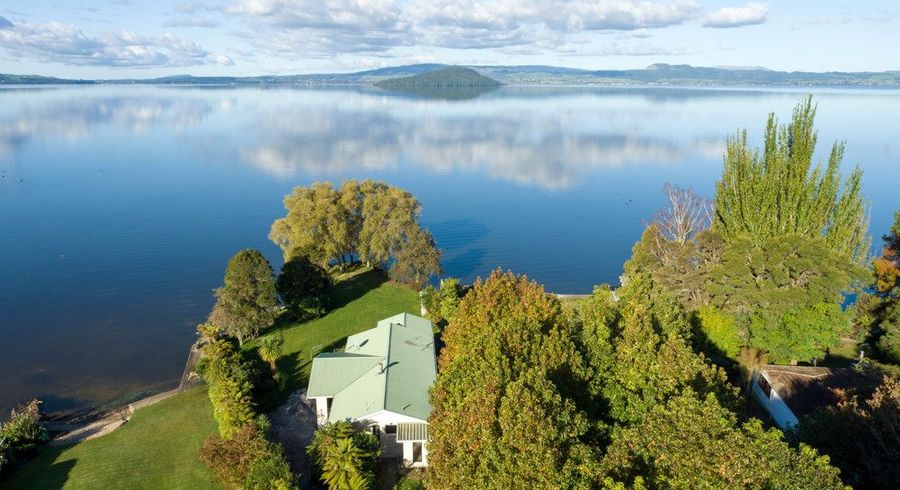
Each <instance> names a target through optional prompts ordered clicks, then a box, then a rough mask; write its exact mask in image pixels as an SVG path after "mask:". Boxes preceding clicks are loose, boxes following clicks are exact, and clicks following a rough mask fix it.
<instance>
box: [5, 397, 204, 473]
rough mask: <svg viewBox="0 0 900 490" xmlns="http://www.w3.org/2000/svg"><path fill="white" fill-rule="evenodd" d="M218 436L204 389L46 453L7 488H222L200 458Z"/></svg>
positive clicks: (21, 471) (160, 404) (38, 457)
mask: <svg viewBox="0 0 900 490" xmlns="http://www.w3.org/2000/svg"><path fill="white" fill-rule="evenodd" d="M215 431H216V422H215V420H213V417H212V406H211V405H210V403H209V398H208V397H207V395H206V389H205V388H197V389H193V390H190V391H188V392H185V393H183V394H181V395H178V396H174V397H172V398H169V399H168V400H163V401H161V402H159V403H157V404H156V405H152V406H149V407H146V408H142V409H140V410H138V411H136V412H135V413H134V416H133V417H132V418H131V420H129V421H128V423H126V424H125V425H123V426H122V427H121V428H119V429H118V430H116V431H115V432H112V433H110V434H107V435H105V436H102V437H98V438H97V439H93V440H90V441H85V442H82V443H80V444H76V445H74V446H70V447H65V448H58V447H45V448H43V450H41V452H40V453H39V454H38V455H37V457H36V458H35V459H34V460H33V461H31V462H29V463H28V464H27V465H26V466H25V467H23V468H20V469H19V470H18V471H16V472H15V473H14V474H13V475H12V478H11V479H10V480H9V481H8V482H3V483H0V486H2V487H3V488H10V489H15V488H34V489H52V488H72V489H79V488H85V489H96V488H155V489H156V488H218V487H217V486H216V485H214V484H213V483H212V481H211V478H212V475H211V474H210V473H209V472H208V471H207V470H206V467H205V466H204V465H203V464H202V463H201V462H200V460H199V459H198V457H197V453H198V451H199V450H200V446H201V445H203V441H204V439H206V437H207V436H208V435H210V434H212V433H214V432H215Z"/></svg>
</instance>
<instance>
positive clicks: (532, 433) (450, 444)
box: [428, 270, 595, 488]
mask: <svg viewBox="0 0 900 490" xmlns="http://www.w3.org/2000/svg"><path fill="white" fill-rule="evenodd" d="M577 335H578V333H577V330H576V329H575V328H574V326H573V325H572V324H571V323H570V322H567V321H565V318H564V317H563V315H562V314H561V307H560V303H559V300H557V299H556V298H555V297H553V296H551V295H548V294H547V293H546V292H545V291H544V289H543V288H542V287H541V286H540V285H538V284H536V283H534V282H531V281H529V280H528V279H527V278H525V277H524V276H515V275H513V274H512V273H503V272H500V271H499V270H498V271H494V272H493V273H492V274H491V275H490V277H489V278H488V279H487V280H486V281H481V280H479V281H476V283H475V285H474V286H473V288H472V289H471V290H470V291H469V292H468V294H467V295H466V296H465V297H464V298H463V300H462V301H461V303H460V305H459V309H458V310H457V312H456V315H455V317H454V318H453V319H452V320H451V321H450V323H449V324H448V326H447V328H446V329H445V334H444V340H445V342H446V347H445V348H444V349H443V350H442V352H441V356H440V359H439V363H440V370H439V374H438V378H437V381H436V383H435V385H434V387H433V388H432V393H431V402H432V413H431V416H430V418H429V432H430V433H431V435H432V440H431V442H430V443H429V446H428V451H429V454H428V459H429V474H428V479H429V487H431V488H525V487H527V488H560V487H571V486H577V482H579V481H583V480H584V479H586V478H588V476H587V475H589V474H590V468H592V467H593V463H592V462H593V461H594V458H595V456H594V451H593V450H592V449H591V448H590V446H588V445H587V444H586V443H585V442H584V441H583V438H585V437H586V436H587V435H588V432H589V429H590V422H589V421H588V419H587V417H586V416H585V414H584V412H583V411H582V410H580V409H579V407H578V406H577V405H576V402H575V400H574V399H573V398H571V397H570V394H571V392H572V391H575V390H579V389H582V388H581V387H582V386H583V385H584V384H585V381H586V374H587V371H586V366H584V364H583V362H582V359H581V356H580V355H579V353H578V351H577V347H576V345H575V342H574V340H575V338H576V337H577Z"/></svg>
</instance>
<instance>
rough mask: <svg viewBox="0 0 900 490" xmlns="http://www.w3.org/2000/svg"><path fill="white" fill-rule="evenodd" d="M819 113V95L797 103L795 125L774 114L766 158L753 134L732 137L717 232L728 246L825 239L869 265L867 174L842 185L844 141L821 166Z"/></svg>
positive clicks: (839, 251) (856, 174) (768, 130)
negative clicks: (753, 143) (816, 155)
mask: <svg viewBox="0 0 900 490" xmlns="http://www.w3.org/2000/svg"><path fill="white" fill-rule="evenodd" d="M815 116H816V106H815V105H814V104H813V102H812V96H809V97H807V98H806V99H805V100H803V101H801V102H800V103H799V104H797V106H796V107H795V108H794V113H793V117H792V118H791V122H790V123H789V124H787V125H783V124H782V125H779V124H778V120H777V119H776V118H775V115H774V114H770V115H769V121H768V124H767V125H766V135H765V147H764V148H763V150H762V154H760V151H759V149H752V148H750V146H749V145H748V143H747V131H746V130H743V131H739V132H738V133H737V134H736V135H735V136H734V137H732V138H730V139H729V141H728V146H727V149H726V152H725V161H724V170H723V172H722V180H721V181H720V182H718V183H717V184H716V202H715V206H716V210H715V218H714V220H713V227H714V228H715V229H716V230H717V231H718V232H719V233H720V234H721V235H722V236H723V237H724V238H725V240H726V241H728V242H734V241H738V240H750V241H752V242H753V243H755V244H757V245H761V244H762V243H763V242H765V241H766V240H770V239H772V238H777V237H781V236H785V235H792V234H797V235H803V236H807V237H810V238H815V237H823V238H824V239H825V242H826V243H827V244H828V246H830V247H831V249H832V250H833V251H834V252H835V253H836V254H838V255H839V256H841V257H842V258H847V259H851V260H853V261H854V262H856V263H862V262H863V261H864V260H866V258H867V254H868V251H869V241H868V233H867V230H868V213H867V206H866V203H865V201H864V200H863V198H862V196H861V195H860V179H861V177H862V171H861V170H860V169H859V167H857V168H856V169H854V170H853V172H852V173H851V174H850V176H849V177H847V179H846V180H845V181H844V182H843V186H842V185H841V174H840V166H841V160H843V157H844V143H843V142H836V143H834V145H833V146H832V148H831V154H830V155H829V158H828V163H827V164H826V165H823V164H822V162H818V163H816V164H815V165H813V152H814V151H815V148H816V140H817V137H818V132H817V131H816V130H815V129H814V127H813V122H814V120H815Z"/></svg>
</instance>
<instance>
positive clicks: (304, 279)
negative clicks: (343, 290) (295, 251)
mask: <svg viewBox="0 0 900 490" xmlns="http://www.w3.org/2000/svg"><path fill="white" fill-rule="evenodd" d="M276 288H277V290H278V295H279V296H281V299H282V300H283V301H284V303H285V305H286V306H287V308H288V310H289V311H290V312H291V314H293V315H294V318H296V319H297V320H299V321H306V320H310V319H312V318H318V317H320V316H322V315H324V314H325V312H326V311H327V309H328V304H329V294H330V292H331V288H332V282H331V276H329V275H328V272H326V271H325V269H324V268H323V267H322V266H320V265H318V264H314V263H313V262H312V261H310V260H309V259H308V258H307V257H305V256H303V255H294V256H293V257H291V259H290V260H288V261H287V262H285V263H284V265H283V266H281V273H280V274H279V275H278V281H277V282H276Z"/></svg>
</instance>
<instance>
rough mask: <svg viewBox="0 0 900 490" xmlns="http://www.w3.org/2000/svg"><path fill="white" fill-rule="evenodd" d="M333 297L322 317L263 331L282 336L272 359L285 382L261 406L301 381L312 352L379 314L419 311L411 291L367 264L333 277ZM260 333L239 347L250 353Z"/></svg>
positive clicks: (337, 343)
mask: <svg viewBox="0 0 900 490" xmlns="http://www.w3.org/2000/svg"><path fill="white" fill-rule="evenodd" d="M334 297H335V308H334V309H333V310H332V311H330V312H329V313H328V314H327V315H325V316H323V317H322V318H317V319H315V320H311V321H308V322H305V323H296V322H290V323H285V324H283V325H281V326H279V327H277V328H275V329H272V330H271V331H269V332H267V333H266V335H264V336H263V337H266V336H270V335H284V354H283V355H282V357H281V359H279V361H278V363H277V364H278V369H279V371H280V372H281V373H282V375H283V376H285V381H286V382H285V386H284V387H283V389H281V390H280V391H279V392H278V393H277V394H276V395H277V396H276V397H275V399H273V400H262V403H263V404H264V405H267V407H264V408H274V406H268V405H274V404H277V403H280V402H282V401H283V400H284V398H285V397H286V396H287V395H288V394H290V393H291V392H292V391H294V390H296V389H299V388H303V387H305V386H306V384H307V382H308V381H309V371H310V367H311V363H312V358H313V357H315V356H316V354H318V353H320V352H329V351H333V350H335V349H339V348H342V347H343V344H344V340H345V339H346V338H347V336H349V335H352V334H355V333H357V332H361V331H363V330H367V329H370V328H373V327H374V326H375V323H376V322H378V320H381V319H383V318H387V317H389V316H393V315H396V314H398V313H403V312H408V313H415V314H419V295H418V293H416V291H415V290H413V289H412V288H410V287H408V286H404V285H401V284H396V283H393V282H389V281H387V279H386V278H385V277H384V275H383V274H382V273H380V272H378V271H374V270H372V269H369V268H362V269H359V270H356V271H353V272H349V273H346V274H342V275H340V276H338V277H336V284H335V292H334ZM261 338H262V337H261ZM261 338H260V339H257V340H254V341H252V342H248V343H247V344H245V346H244V348H245V349H246V350H247V351H250V352H254V353H255V351H256V348H257V346H258V345H259V341H260V340H261Z"/></svg>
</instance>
